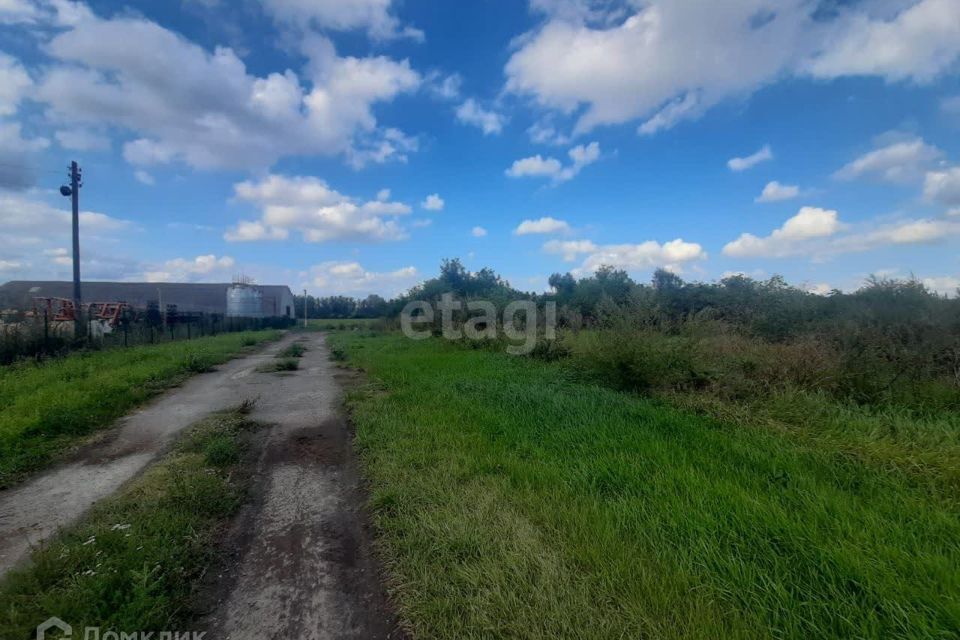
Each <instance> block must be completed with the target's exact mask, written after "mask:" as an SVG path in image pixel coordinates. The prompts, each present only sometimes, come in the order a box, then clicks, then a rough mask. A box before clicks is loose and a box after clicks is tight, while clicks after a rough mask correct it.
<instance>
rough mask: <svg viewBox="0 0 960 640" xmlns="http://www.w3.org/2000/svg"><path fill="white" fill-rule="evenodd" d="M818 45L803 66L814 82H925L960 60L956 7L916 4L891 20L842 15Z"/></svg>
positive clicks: (942, 1) (929, 0)
mask: <svg viewBox="0 0 960 640" xmlns="http://www.w3.org/2000/svg"><path fill="white" fill-rule="evenodd" d="M822 46H823V49H822V51H821V53H820V54H819V55H817V56H815V57H814V58H813V59H812V61H810V62H809V64H808V65H807V68H808V70H809V72H810V73H811V74H812V75H814V76H816V77H819V78H836V77H840V76H881V77H883V78H886V79H887V80H894V81H895V80H913V81H916V82H928V81H930V80H932V79H933V78H935V77H936V76H938V75H940V74H941V73H943V72H945V71H946V70H947V69H948V68H949V67H950V66H951V65H952V64H953V62H954V61H955V60H956V59H957V57H958V55H960V4H958V3H957V2H956V0H921V1H920V2H917V3H915V4H913V5H912V6H910V7H909V8H907V9H905V10H904V11H902V12H901V13H899V14H898V15H896V16H894V17H892V18H891V19H884V18H871V17H869V16H867V15H865V14H862V13H847V14H843V15H842V16H841V18H840V19H839V20H838V21H837V23H836V24H835V25H832V28H830V29H829V30H828V35H827V37H826V38H825V41H824V43H823V45H822Z"/></svg>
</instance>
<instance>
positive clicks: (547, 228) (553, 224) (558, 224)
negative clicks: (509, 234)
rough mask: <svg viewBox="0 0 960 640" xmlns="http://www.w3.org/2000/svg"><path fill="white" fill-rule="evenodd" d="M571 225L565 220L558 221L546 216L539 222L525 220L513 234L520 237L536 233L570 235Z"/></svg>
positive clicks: (538, 220)
mask: <svg viewBox="0 0 960 640" xmlns="http://www.w3.org/2000/svg"><path fill="white" fill-rule="evenodd" d="M569 231H570V225H569V224H567V222H565V221H563V220H557V219H556V218H551V217H550V216H545V217H543V218H539V219H537V220H524V221H523V222H521V223H520V224H519V225H518V226H517V228H516V229H514V230H513V232H514V233H515V234H516V235H518V236H525V235H530V234H534V233H543V234H547V233H569Z"/></svg>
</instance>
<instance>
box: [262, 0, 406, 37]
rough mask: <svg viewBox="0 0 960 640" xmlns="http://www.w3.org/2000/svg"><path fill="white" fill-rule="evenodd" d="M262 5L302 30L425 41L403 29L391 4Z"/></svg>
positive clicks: (283, 0) (310, 1)
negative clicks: (363, 33)
mask: <svg viewBox="0 0 960 640" xmlns="http://www.w3.org/2000/svg"><path fill="white" fill-rule="evenodd" d="M262 4H263V8H264V10H265V11H266V12H267V13H268V14H270V15H271V16H272V17H273V18H274V19H275V20H277V21H278V22H280V23H282V24H288V25H294V26H296V27H298V28H300V29H303V30H310V29H321V30H323V29H329V30H332V31H353V30H363V31H366V32H367V34H369V36H370V37H371V38H374V39H377V40H388V39H392V38H411V39H413V40H416V41H422V40H423V31H421V30H419V29H416V28H414V27H410V26H402V25H401V23H400V20H399V19H398V18H397V17H396V16H394V15H393V13H391V4H392V0H350V1H349V2H345V1H344V0H262Z"/></svg>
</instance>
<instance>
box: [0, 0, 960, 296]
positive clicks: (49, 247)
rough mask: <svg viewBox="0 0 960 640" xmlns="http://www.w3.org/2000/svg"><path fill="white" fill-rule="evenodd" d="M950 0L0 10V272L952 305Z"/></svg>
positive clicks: (957, 7)
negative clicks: (602, 281)
mask: <svg viewBox="0 0 960 640" xmlns="http://www.w3.org/2000/svg"><path fill="white" fill-rule="evenodd" d="M958 58H960V0H861V1H859V2H837V1H832V0H823V1H821V2H814V1H810V0H729V1H727V2H722V3H717V2H708V1H706V0H672V1H669V2H668V1H667V0H645V1H640V0H636V1H632V0H627V1H622V2H617V1H611V0H600V1H590V0H530V2H529V4H527V3H523V2H513V1H507V0H496V1H494V0H487V1H468V0H464V1H462V2H427V1H425V0H403V1H399V2H398V1H391V0H354V1H352V2H350V1H347V0H309V1H308V0H260V1H257V0H239V1H237V2H227V1H226V0H219V1H218V0H181V1H170V2H163V3H159V2H149V1H141V2H134V1H131V2H99V1H92V2H88V3H73V2H69V1H67V0H0V234H2V237H3V242H2V246H0V280H10V279H25V278H30V279H33V278H57V279H62V278H68V277H69V274H70V260H69V255H68V254H67V251H66V250H67V248H68V247H69V236H68V232H69V219H68V217H67V211H68V208H67V207H68V205H69V203H68V201H67V200H66V199H65V198H62V197H61V196H60V195H59V194H58V193H57V188H58V187H59V186H60V184H62V183H63V182H64V180H65V167H66V165H67V163H68V162H69V161H70V160H72V159H76V160H77V161H79V162H80V164H81V166H82V167H83V170H84V177H85V185H84V188H83V190H82V191H81V200H82V210H83V212H84V214H83V217H82V221H81V225H82V245H83V247H82V250H83V254H84V260H83V264H82V269H83V274H84V277H85V278H89V279H110V280H170V281H175V280H190V281H223V280H229V279H230V278H231V277H232V276H233V275H234V274H238V273H244V274H247V275H250V276H252V277H254V278H255V279H257V280H258V281H260V282H264V283H267V282H270V283H285V284H289V285H291V287H293V288H295V289H302V288H307V289H309V290H310V291H311V293H314V294H319V295H328V294H334V293H345V294H350V295H364V294H366V293H369V292H376V293H381V294H385V295H392V294H395V293H398V292H400V291H402V290H404V289H406V288H407V287H409V286H411V285H412V284H414V283H416V282H417V281H418V280H421V279H423V278H425V277H429V276H431V275H433V274H434V273H435V272H436V269H437V266H438V264H439V262H440V260H441V259H442V258H445V257H460V258H462V259H463V261H464V262H465V264H466V265H467V266H468V267H469V268H471V269H479V268H481V267H484V266H489V267H492V268H494V269H495V270H497V271H498V272H500V273H501V274H502V275H504V276H505V277H507V278H508V279H509V280H510V281H511V283H512V284H514V286H516V287H518V288H521V289H526V290H543V289H544V288H545V287H546V279H547V277H548V276H549V275H550V274H551V273H553V272H564V271H572V272H573V273H575V274H577V275H586V274H589V273H590V272H592V271H593V270H594V269H595V268H596V267H598V266H600V265H601V264H611V265H613V266H617V267H620V268H623V269H626V270H627V271H629V272H630V273H631V275H633V276H634V277H635V278H637V279H640V280H646V279H647V278H649V276H650V274H651V273H652V271H653V270H654V269H656V268H657V267H665V268H668V269H671V270H673V271H676V272H677V273H680V274H681V275H682V276H683V277H684V278H688V279H693V280H707V281H709V280H716V279H719V278H722V277H724V276H725V275H727V274H730V273H746V274H748V275H752V276H755V277H763V278H765V277H769V276H771V275H773V274H782V275H784V276H785V277H786V278H787V279H788V280H789V281H791V282H793V283H795V284H798V285H802V286H805V287H808V288H810V289H811V290H818V291H824V290H828V289H829V288H832V287H837V288H841V289H844V290H851V289H855V288H856V287H857V286H859V285H860V283H862V281H863V279H864V278H865V277H866V276H867V275H868V274H871V273H875V274H880V275H892V276H908V275H910V274H914V275H916V276H917V277H919V278H921V279H923V280H924V281H925V282H927V283H928V285H929V286H930V287H931V288H934V289H936V290H938V291H941V292H944V293H951V292H953V291H954V290H955V289H956V288H957V287H958V286H960V257H958V252H957V247H958V239H960V142H958V133H960V80H958V73H957V72H958V71H960V62H958Z"/></svg>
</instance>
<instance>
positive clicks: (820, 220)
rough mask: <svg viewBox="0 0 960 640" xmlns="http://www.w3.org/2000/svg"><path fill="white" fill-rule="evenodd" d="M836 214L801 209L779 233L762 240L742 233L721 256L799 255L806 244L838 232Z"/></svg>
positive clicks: (724, 248)
mask: <svg viewBox="0 0 960 640" xmlns="http://www.w3.org/2000/svg"><path fill="white" fill-rule="evenodd" d="M842 227H843V225H841V223H840V220H839V216H838V214H837V212H836V211H833V210H828V209H820V208H818V207H803V208H801V209H800V211H798V212H797V214H796V215H795V216H793V217H792V218H790V219H788V220H787V221H786V222H784V223H783V226H781V227H780V228H779V229H774V231H773V232H772V233H771V234H770V235H769V236H765V237H762V238H760V237H757V236H755V235H753V234H752V233H744V234H742V235H741V236H740V237H739V238H737V239H736V240H734V241H733V242H730V243H727V245H726V246H724V247H723V253H724V255H727V256H731V257H734V258H760V257H768V258H779V257H784V256H789V255H795V254H797V253H801V252H803V251H804V250H805V249H806V248H807V245H808V241H810V240H815V239H821V238H827V237H829V236H832V235H834V234H836V233H837V232H839V231H840V230H841V229H842Z"/></svg>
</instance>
